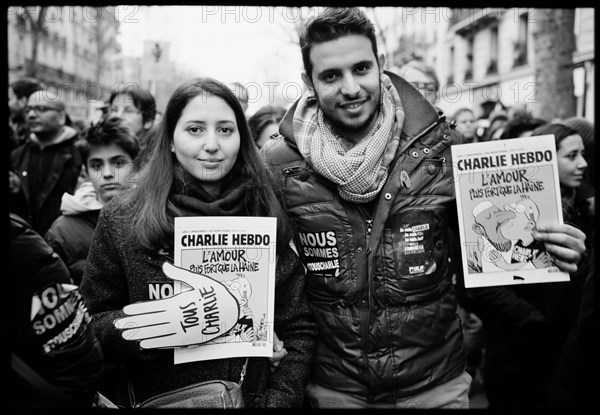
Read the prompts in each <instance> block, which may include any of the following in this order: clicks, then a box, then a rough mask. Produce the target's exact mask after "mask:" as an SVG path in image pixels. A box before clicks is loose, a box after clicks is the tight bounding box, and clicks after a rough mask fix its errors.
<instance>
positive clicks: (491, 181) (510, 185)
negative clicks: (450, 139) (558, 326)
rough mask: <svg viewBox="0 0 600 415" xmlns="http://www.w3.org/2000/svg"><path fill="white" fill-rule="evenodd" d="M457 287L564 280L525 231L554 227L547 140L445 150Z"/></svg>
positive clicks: (555, 187) (552, 155)
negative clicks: (457, 244) (458, 263)
mask: <svg viewBox="0 0 600 415" xmlns="http://www.w3.org/2000/svg"><path fill="white" fill-rule="evenodd" d="M452 157H453V159H452V160H453V166H452V167H453V172H454V179H455V180H454V186H455V191H456V204H457V209H458V219H459V227H460V230H459V233H460V241H461V255H462V261H463V273H464V279H465V287H467V288H472V287H483V286H493V285H512V284H528V283H541V282H556V281H568V280H569V275H568V273H565V272H562V271H560V270H559V269H558V267H556V265H555V264H554V263H553V260H552V257H551V255H550V254H549V253H548V252H546V249H545V247H544V244H543V243H540V242H538V241H536V240H535V239H534V238H533V236H532V232H533V231H534V230H535V229H536V227H537V226H541V225H544V224H551V223H562V221H563V219H562V207H561V199H560V186H559V181H558V170H557V165H556V150H555V143H554V136H553V135H544V136H535V137H525V138H515V139H509V140H496V141H488V142H482V143H471V144H461V145H456V146H453V147H452Z"/></svg>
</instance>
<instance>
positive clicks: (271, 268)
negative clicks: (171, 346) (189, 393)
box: [174, 217, 277, 363]
mask: <svg viewBox="0 0 600 415" xmlns="http://www.w3.org/2000/svg"><path fill="white" fill-rule="evenodd" d="M276 227H277V219H276V218H267V217H179V218H175V241H174V242H175V251H174V261H175V265H176V266H177V267H180V268H183V269H185V270H187V271H189V272H191V273H195V274H201V275H205V276H207V277H210V278H212V279H213V280H214V281H217V282H218V283H220V284H222V285H223V286H225V287H226V288H227V290H228V291H229V293H230V294H231V295H233V297H234V298H235V299H236V300H237V303H238V306H239V312H238V316H237V321H236V322H235V324H234V326H233V327H232V328H231V329H229V328H227V332H226V333H224V334H222V335H219V336H218V337H216V338H214V339H212V340H210V341H208V342H206V343H203V344H201V345H197V346H190V347H185V348H177V349H175V363H185V362H190V361H195V360H208V359H220V358H227V357H241V356H266V357H271V356H272V355H273V321H274V308H275V261H276V250H275V247H276ZM204 324H206V323H204Z"/></svg>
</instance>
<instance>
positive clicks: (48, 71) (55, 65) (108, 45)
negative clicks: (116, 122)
mask: <svg viewBox="0 0 600 415" xmlns="http://www.w3.org/2000/svg"><path fill="white" fill-rule="evenodd" d="M41 9H42V7H40V6H27V7H20V6H13V7H10V8H9V9H8V16H7V17H8V75H9V83H10V82H13V81H15V80H17V79H19V78H21V77H23V76H27V75H29V74H30V72H29V71H30V69H31V66H32V65H33V59H32V56H33V47H34V43H35V39H36V36H35V34H36V33H37V59H36V68H37V70H36V72H35V77H36V78H38V79H40V80H41V81H43V82H44V83H46V84H47V85H48V86H49V87H50V88H53V90H54V91H55V92H57V93H58V94H59V95H60V96H61V97H62V98H63V99H64V101H65V104H66V106H67V111H68V113H69V116H70V117H71V119H72V120H74V121H76V120H81V121H90V120H95V119H97V115H98V114H97V111H98V110H97V107H98V105H97V103H98V102H99V101H102V100H105V99H106V98H107V97H108V95H109V94H110V90H111V88H112V87H114V83H115V81H114V80H115V79H117V78H118V77H119V75H118V71H119V66H118V62H119V55H120V52H121V48H120V45H119V43H118V41H117V35H118V31H119V21H118V19H117V16H116V14H115V8H114V7H88V6H85V7H82V6H49V7H44V9H45V10H44V13H45V14H43V15H42V14H41V12H42V10H41ZM40 16H43V17H42V19H41V23H42V24H41V25H38V26H36V21H38V20H40Z"/></svg>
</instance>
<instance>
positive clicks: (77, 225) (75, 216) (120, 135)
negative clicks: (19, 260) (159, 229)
mask: <svg viewBox="0 0 600 415" xmlns="http://www.w3.org/2000/svg"><path fill="white" fill-rule="evenodd" d="M75 146H76V147H77V149H78V150H79V152H80V154H81V158H82V160H83V163H84V172H85V179H86V181H85V182H84V183H83V184H82V185H81V186H80V187H79V188H78V189H77V191H76V192H75V193H74V194H70V193H65V194H63V196H62V203H61V208H60V209H61V212H62V216H60V217H58V218H57V219H56V220H55V221H54V223H53V224H52V226H51V227H50V229H49V230H48V232H47V233H46V235H45V236H44V238H45V239H46V241H47V242H48V244H49V245H50V246H51V247H52V248H53V249H54V251H55V252H56V253H58V254H59V255H60V257H61V258H62V259H63V261H64V262H65V264H66V265H67V267H68V268H69V272H70V274H71V278H72V279H73V281H74V283H75V284H76V285H79V284H80V283H81V277H82V276H83V270H84V268H85V264H86V259H87V255H88V251H89V248H90V244H91V242H92V238H93V236H94V229H95V228H96V223H97V222H98V215H99V213H100V209H101V208H102V206H104V205H105V204H106V203H107V202H108V201H110V200H111V199H112V198H113V197H115V196H116V195H118V194H119V193H121V192H122V191H123V190H125V189H126V188H127V187H128V186H129V185H130V183H128V181H129V179H130V175H131V169H132V161H133V159H135V157H136V156H137V154H138V153H139V149H140V145H139V141H138V139H137V137H136V136H134V135H133V134H132V133H131V131H130V130H129V129H128V128H126V127H125V126H123V125H122V121H121V119H120V118H111V119H108V120H106V121H101V122H99V123H97V124H95V125H92V126H91V127H90V128H89V129H88V130H87V131H86V132H85V134H84V135H83V136H82V138H81V139H80V140H78V141H77V142H76V143H75Z"/></svg>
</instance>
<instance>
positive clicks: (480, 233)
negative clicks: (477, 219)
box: [473, 223, 484, 235]
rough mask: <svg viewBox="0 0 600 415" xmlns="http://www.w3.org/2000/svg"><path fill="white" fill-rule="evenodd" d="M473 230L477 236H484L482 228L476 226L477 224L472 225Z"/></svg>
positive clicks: (478, 225)
mask: <svg viewBox="0 0 600 415" xmlns="http://www.w3.org/2000/svg"><path fill="white" fill-rule="evenodd" d="M473 230H474V231H475V233H476V234H478V235H483V234H484V232H483V226H481V225H480V224H478V223H474V224H473Z"/></svg>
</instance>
